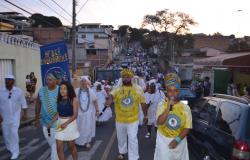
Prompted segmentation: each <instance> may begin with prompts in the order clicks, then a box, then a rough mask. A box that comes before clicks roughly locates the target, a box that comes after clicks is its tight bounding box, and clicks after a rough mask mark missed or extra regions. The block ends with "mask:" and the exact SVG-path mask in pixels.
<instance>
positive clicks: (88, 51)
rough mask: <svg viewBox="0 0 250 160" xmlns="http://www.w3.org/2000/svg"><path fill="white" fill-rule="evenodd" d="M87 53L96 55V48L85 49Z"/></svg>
mask: <svg viewBox="0 0 250 160" xmlns="http://www.w3.org/2000/svg"><path fill="white" fill-rule="evenodd" d="M87 55H96V49H87Z"/></svg>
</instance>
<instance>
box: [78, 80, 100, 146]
mask: <svg viewBox="0 0 250 160" xmlns="http://www.w3.org/2000/svg"><path fill="white" fill-rule="evenodd" d="M89 83H90V81H89V79H88V78H87V77H86V76H82V77H81V86H80V88H77V89H76V90H75V92H76V96H77V98H78V102H79V111H78V117H77V124H78V129H79V132H80V137H79V138H78V139H76V144H77V145H81V146H84V145H86V148H88V149H90V148H91V145H90V142H91V140H92V138H93V137H95V130H96V116H98V115H99V109H98V103H97V97H96V95H95V93H94V91H93V90H92V89H90V88H89Z"/></svg>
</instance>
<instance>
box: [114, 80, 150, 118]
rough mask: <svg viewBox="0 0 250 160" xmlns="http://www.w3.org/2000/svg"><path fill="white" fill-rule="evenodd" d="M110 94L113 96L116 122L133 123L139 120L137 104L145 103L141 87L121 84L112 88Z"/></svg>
mask: <svg viewBox="0 0 250 160" xmlns="http://www.w3.org/2000/svg"><path fill="white" fill-rule="evenodd" d="M110 94H111V95H112V96H113V100H114V104H115V114H116V121H117V122H120V123H133V122H136V121H138V120H139V105H140V104H141V103H145V97H144V92H143V90H142V88H141V87H139V86H137V85H134V86H133V87H132V86H131V87H126V86H121V87H117V88H115V89H113V90H112V91H111V93H110Z"/></svg>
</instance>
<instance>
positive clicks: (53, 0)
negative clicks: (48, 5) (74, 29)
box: [51, 0, 72, 17]
mask: <svg viewBox="0 0 250 160" xmlns="http://www.w3.org/2000/svg"><path fill="white" fill-rule="evenodd" d="M51 1H52V2H54V3H55V4H56V5H57V6H58V7H59V8H61V9H62V10H63V11H64V12H65V13H67V15H69V16H70V17H72V15H71V14H70V13H69V12H68V11H67V10H66V9H64V8H63V7H62V6H60V5H59V4H58V3H57V2H56V1H55V0H51Z"/></svg>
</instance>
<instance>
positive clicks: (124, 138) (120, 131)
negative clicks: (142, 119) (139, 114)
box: [116, 122, 139, 160]
mask: <svg viewBox="0 0 250 160" xmlns="http://www.w3.org/2000/svg"><path fill="white" fill-rule="evenodd" d="M138 125H139V122H135V123H128V124H126V123H119V122H116V131H117V139H118V149H119V153H120V154H126V153H127V152H128V159H129V160H138V159H139V149H138V139H137V133H138ZM127 142H128V145H127Z"/></svg>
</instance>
